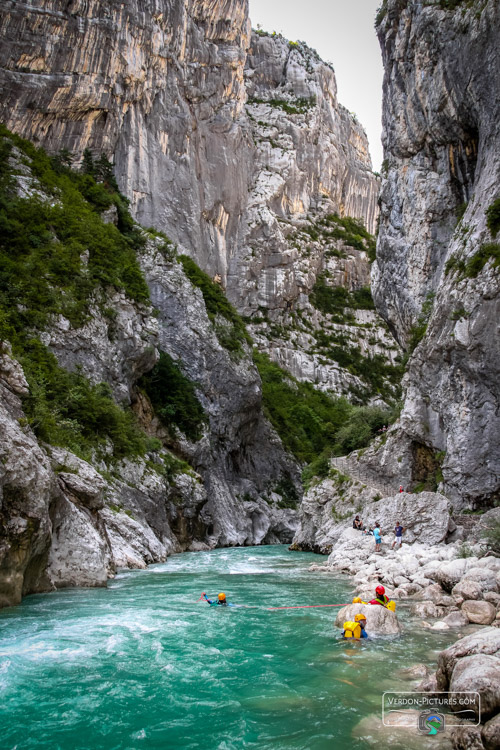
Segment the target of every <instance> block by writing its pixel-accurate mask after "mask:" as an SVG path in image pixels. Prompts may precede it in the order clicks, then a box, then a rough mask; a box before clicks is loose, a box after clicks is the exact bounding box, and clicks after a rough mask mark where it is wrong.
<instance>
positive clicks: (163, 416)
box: [139, 352, 207, 441]
mask: <svg viewBox="0 0 500 750" xmlns="http://www.w3.org/2000/svg"><path fill="white" fill-rule="evenodd" d="M139 387H140V388H142V389H143V390H144V392H145V393H146V394H147V395H148V396H149V399H150V401H151V403H152V405H153V407H154V409H155V413H156V414H157V415H158V417H159V418H160V420H161V421H162V422H163V424H164V425H165V426H166V427H169V428H170V429H173V430H174V431H175V429H176V428H178V429H179V430H181V432H183V433H184V435H186V437H187V438H189V439H190V440H193V441H196V440H199V439H200V437H201V433H202V428H203V424H204V423H205V422H206V421H207V417H206V414H205V412H204V411H203V407H202V405H201V404H200V402H199V401H198V398H197V397H196V392H195V386H194V383H192V382H191V381H190V380H189V379H188V378H186V376H185V375H184V374H183V373H182V372H181V370H180V368H179V366H178V365H177V364H176V363H175V362H174V360H173V359H172V357H171V356H170V355H169V354H167V353H166V352H160V359H159V360H158V362H157V363H156V365H155V366H154V367H153V369H152V370H151V371H150V372H148V373H146V375H143V376H142V378H141V379H140V380H139Z"/></svg>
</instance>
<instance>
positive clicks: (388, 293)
mask: <svg viewBox="0 0 500 750" xmlns="http://www.w3.org/2000/svg"><path fill="white" fill-rule="evenodd" d="M441 5H442V4H440V3H433V4H432V5H429V4H422V3H418V2H413V1H412V0H411V1H410V2H401V1H400V0H389V1H388V2H387V3H384V5H383V8H382V10H381V12H380V13H379V25H378V35H379V39H380V43H381V47H382V54H383V58H384V65H385V79H384V106H383V121H384V135H383V140H384V148H385V162H384V169H383V180H382V192H381V220H380V234H379V239H378V247H377V261H376V263H375V265H374V268H373V272H372V281H373V288H374V297H375V301H376V304H377V307H378V309H379V310H380V311H381V312H382V314H383V316H384V317H385V318H386V320H387V321H388V323H389V325H390V327H391V328H392V330H393V331H394V332H395V333H396V335H397V337H398V338H399V340H400V341H401V342H402V343H405V342H406V343H407V342H408V341H409V340H410V338H411V336H412V327H413V326H415V324H416V323H417V319H418V317H419V316H421V322H422V314H421V311H422V308H423V307H424V312H425V309H427V317H428V318H429V319H428V325H427V330H426V333H425V336H424V338H423V340H422V341H421V343H420V344H419V345H418V346H417V348H416V350H415V352H414V354H413V356H412V358H411V360H410V364H409V372H408V379H407V394H406V401H405V406H404V409H403V412H402V416H401V423H400V425H401V430H402V432H403V434H404V435H405V436H406V438H407V439H408V446H409V448H408V450H409V451H410V449H411V450H413V449H414V448H415V446H425V447H427V448H428V449H429V450H430V451H433V452H434V453H435V454H440V457H441V460H442V474H443V485H442V487H443V489H444V491H445V492H446V494H447V495H448V496H449V497H450V498H452V499H453V500H454V501H455V502H457V503H467V504H471V503H472V504H488V503H492V502H494V500H495V499H496V498H498V495H499V488H500V460H499V453H498V446H499V444H500V417H499V414H500V411H499V402H500V387H499V379H498V366H499V360H500V352H499V342H500V336H499V331H498V321H499V311H500V299H499V277H498V257H499V256H498V253H499V249H498V244H496V243H497V241H498V237H496V235H495V229H494V227H490V228H488V226H487V221H486V214H485V212H486V211H487V209H488V208H489V206H491V204H492V203H493V201H494V200H495V199H497V198H498V197H499V196H500V192H499V176H500V148H499V146H500V143H499V140H500V119H499V117H498V89H499V85H500V81H499V77H500V59H499V58H500V52H499V50H500V45H499V41H500V36H499V29H500V9H499V6H498V3H496V2H494V1H493V0H491V1H487V2H480V3H473V4H471V3H465V2H463V3H460V2H459V3H455V7H454V8H453V9H445V8H442V7H441ZM495 263H496V265H495ZM423 322H424V329H423V330H425V321H423ZM422 332H423V331H422ZM398 439H399V438H398ZM386 450H390V441H389V442H388V443H387V446H386ZM411 478H412V477H411V476H408V477H405V480H406V479H408V480H409V479H411Z"/></svg>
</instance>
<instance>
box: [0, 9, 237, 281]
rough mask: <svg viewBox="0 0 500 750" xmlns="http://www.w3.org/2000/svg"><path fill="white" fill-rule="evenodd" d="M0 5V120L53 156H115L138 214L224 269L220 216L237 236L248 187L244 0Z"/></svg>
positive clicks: (122, 184) (120, 177) (203, 259)
mask: <svg viewBox="0 0 500 750" xmlns="http://www.w3.org/2000/svg"><path fill="white" fill-rule="evenodd" d="M0 9H1V11H2V20H1V24H2V25H1V30H0V32H1V36H2V38H3V39H4V40H5V41H4V43H3V44H2V52H1V53H0V55H1V58H0V71H1V73H0V86H1V88H2V92H3V96H2V104H1V112H0V119H1V120H2V121H3V122H5V124H6V125H7V126H8V127H9V128H11V129H12V130H14V131H16V132H18V133H19V134H20V135H22V136H24V137H27V138H30V139H35V140H38V141H39V142H40V143H41V144H43V145H44V146H45V147H46V148H47V149H48V150H49V151H52V152H55V151H59V149H61V148H62V147H65V148H67V149H69V150H70V151H72V152H75V153H77V154H81V153H82V151H83V149H84V148H86V147H88V148H90V149H91V150H92V151H93V152H95V153H102V152H104V153H106V154H107V155H108V156H110V155H111V154H113V153H114V154H115V164H116V174H117V178H118V181H119V183H120V187H121V188H122V190H123V192H125V193H126V194H127V195H128V196H129V198H130V199H131V201H132V207H133V210H134V213H135V215H136V218H137V219H138V220H139V221H140V222H141V223H143V224H145V225H146V226H150V225H154V226H156V227H157V228H163V229H165V228H167V229H168V230H169V231H170V232H171V234H172V236H173V238H174V239H175V240H176V241H179V242H182V244H184V245H185V246H186V247H188V248H190V249H191V250H192V251H193V252H196V253H197V257H198V260H199V262H200V263H201V264H202V265H204V266H205V267H207V268H208V267H212V266H213V267H216V266H217V267H218V266H219V265H220V264H219V263H218V262H216V260H215V259H214V257H210V256H212V255H213V252H214V249H215V250H217V242H216V241H215V238H214V236H213V235H214V232H215V233H217V231H218V229H217V226H218V222H220V220H221V217H222V220H223V224H224V226H223V231H222V235H226V234H228V235H229V236H231V235H234V233H235V227H236V224H237V222H238V220H239V213H240V211H241V203H242V194H244V193H245V190H246V184H245V179H246V178H245V170H240V169H238V170H236V169H235V163H236V162H238V163H239V164H240V166H241V164H242V163H241V159H242V154H244V152H245V150H246V149H245V144H244V143H243V141H244V140H245V135H244V134H243V133H242V131H241V128H239V127H236V126H235V119H236V117H237V115H238V113H239V112H240V111H241V108H242V106H243V102H244V98H245V91H244V82H243V64H244V60H245V50H246V47H247V42H248V35H249V31H250V26H249V21H248V8H247V0H215V2H210V3H207V2H193V1H192V0H173V2H167V0H150V1H148V2H137V0H127V1H126V2H124V3H88V2H85V1H84V0H72V1H71V2H69V3H68V2H66V1H64V2H63V1H62V0H51V1H50V2H47V1H43V0H36V2H34V3H31V4H30V5H29V6H28V5H19V4H16V3H10V2H2V3H0ZM242 147H243V148H242ZM173 229H175V231H172V230H173ZM219 249H220V253H222V254H223V253H224V251H225V248H224V247H221V248H219ZM209 257H210V261H209Z"/></svg>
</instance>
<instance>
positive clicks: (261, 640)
mask: <svg viewBox="0 0 500 750" xmlns="http://www.w3.org/2000/svg"><path fill="white" fill-rule="evenodd" d="M321 559H322V558H320V557H318V556H317V555H312V554H308V553H297V552H289V551H288V549H287V548H286V547H285V546H273V547H250V548H248V547H247V548H237V549H219V550H214V551H211V552H190V553H185V554H182V555H175V556H173V557H171V558H169V559H168V561H167V562H166V563H165V564H160V565H153V566H151V567H149V568H148V569H147V570H139V571H125V572H121V573H120V574H119V575H117V576H116V578H115V579H114V580H112V581H110V582H109V585H108V588H107V589H67V590H63V591H58V592H54V593H51V594H43V595H36V596H29V597H26V599H25V600H24V601H23V603H22V604H21V605H20V606H18V607H13V608H10V609H5V610H2V611H1V612H0V694H1V701H0V730H1V737H2V740H1V743H0V747H2V748H3V749H4V750H5V749H6V750H31V749H32V748H36V750H70V749H71V750H90V749H92V750H101V749H102V750H138V749H139V750H140V749H141V748H145V749H146V748H147V749H148V750H149V748H182V749H186V750H188V748H189V749H191V748H192V749H193V750H195V749H196V750H215V749H217V750H240V749H241V748H258V749H259V750H267V749H269V750H271V749H272V750H294V749H298V748H300V749H301V750H327V749H328V750H332V749H335V750H336V749H337V748H339V749H340V750H343V749H344V748H345V749H346V750H361V749H364V748H370V747H376V748H378V747H380V748H382V747H386V746H388V745H389V744H390V746H391V748H392V749H393V750H394V748H398V747H401V748H403V747H404V748H405V750H409V748H410V747H411V748H413V747H416V748H419V747H427V746H428V747H434V748H436V747H438V745H437V744H432V743H429V745H427V744H426V742H427V741H426V740H425V738H421V737H418V738H416V739H415V740H412V739H411V738H410V737H409V738H408V741H406V740H405V741H404V742H403V741H401V742H399V741H398V739H397V738H394V737H391V736H387V735H385V734H384V730H383V728H381V727H380V714H381V700H382V693H383V691H384V690H398V689H399V690H411V689H412V687H413V685H414V684H413V683H410V682H407V681H406V682H405V681H404V680H403V679H402V677H401V675H400V670H402V669H404V668H405V667H408V666H411V665H412V664H415V663H417V662H418V663H421V662H424V663H425V664H428V665H429V666H431V667H434V666H435V661H436V656H437V653H438V651H439V650H441V649H442V648H445V647H446V646H447V645H448V644H449V643H450V642H451V641H452V640H453V637H452V636H450V635H449V634H448V635H443V634H440V633H435V632H429V631H428V630H425V629H415V627H414V626H413V627H412V626H411V622H410V621H409V620H408V615H407V614H405V610H404V608H401V612H399V611H398V614H400V616H401V618H402V621H403V624H405V625H406V627H405V629H404V632H403V635H402V636H401V637H399V638H382V637H379V638H376V639H373V640H370V641H365V642H358V643H355V644H349V643H348V642H346V641H343V640H341V639H339V631H338V629H336V628H334V627H333V623H334V620H335V614H336V610H335V609H330V608H321V607H319V608H311V609H286V610H276V611H272V610H269V609H268V608H269V607H280V606H283V607H284V606H291V605H300V604H327V603H344V602H348V601H349V600H350V598H351V597H352V591H353V588H352V585H351V584H350V583H349V581H348V580H347V579H341V578H335V577H332V576H330V575H322V574H320V573H313V572H310V571H309V570H308V568H309V566H310V564H311V562H321ZM202 591H206V592H207V593H208V594H209V595H216V594H217V593H218V592H219V591H225V592H226V594H227V597H228V601H230V602H234V603H237V604H240V605H247V606H246V607H231V608H215V607H209V606H208V604H206V603H205V602H202V601H197V599H198V598H199V596H200V594H201V592H202ZM455 637H456V636H455ZM360 722H361V723H360ZM398 731H399V732H401V730H398ZM412 742H413V744H412ZM415 743H417V744H415ZM439 747H441V745H439Z"/></svg>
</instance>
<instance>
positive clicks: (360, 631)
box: [200, 585, 394, 639]
mask: <svg viewBox="0 0 500 750" xmlns="http://www.w3.org/2000/svg"><path fill="white" fill-rule="evenodd" d="M200 598H203V599H205V601H206V602H207V604H208V605H209V606H210V607H231V606H235V605H232V604H229V602H228V601H227V598H226V595H225V594H224V592H222V591H221V593H220V594H219V595H218V596H217V599H209V598H208V596H207V595H206V593H205V592H203V593H202V595H201V597H200ZM389 602H390V600H389V597H388V596H386V593H385V588H384V587H383V586H381V585H379V586H377V588H376V589H375V598H374V599H372V600H371V601H370V602H363V601H362V600H361V599H360V598H359V597H355V598H354V599H353V604H366V603H367V604H379V605H380V606H382V607H386V608H387V609H389V607H388V606H387V605H388V604H389ZM392 604H393V609H394V602H393V603H392ZM342 637H343V638H354V639H359V638H368V633H367V632H366V615H364V614H362V613H359V614H356V615H354V620H353V621H347V622H344V626H343V632H342Z"/></svg>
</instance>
